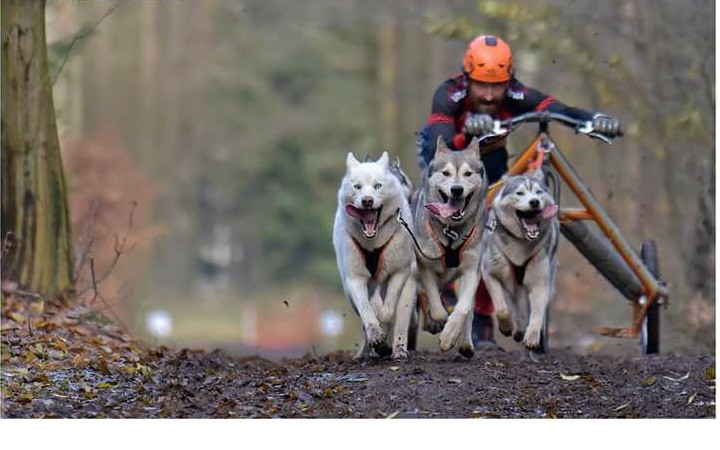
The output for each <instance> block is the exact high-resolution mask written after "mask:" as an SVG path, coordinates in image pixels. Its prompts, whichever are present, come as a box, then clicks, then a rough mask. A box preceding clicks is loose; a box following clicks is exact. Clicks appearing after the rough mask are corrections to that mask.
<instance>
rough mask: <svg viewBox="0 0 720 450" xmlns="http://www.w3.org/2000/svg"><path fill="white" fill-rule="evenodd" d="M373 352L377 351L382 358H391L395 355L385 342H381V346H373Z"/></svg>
mask: <svg viewBox="0 0 720 450" xmlns="http://www.w3.org/2000/svg"><path fill="white" fill-rule="evenodd" d="M373 350H375V353H377V355H378V356H382V357H385V356H390V355H391V354H392V353H393V350H392V348H391V347H390V346H389V345H388V344H387V343H386V342H385V341H380V343H379V344H376V345H373Z"/></svg>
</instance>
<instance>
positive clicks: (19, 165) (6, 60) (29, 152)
mask: <svg viewBox="0 0 720 450" xmlns="http://www.w3.org/2000/svg"><path fill="white" fill-rule="evenodd" d="M8 233H11V237H12V243H13V245H12V246H11V247H10V250H9V251H8V252H7V253H6V254H4V255H3V278H4V279H7V280H12V281H17V282H18V284H19V285H20V287H22V288H25V289H29V290H32V291H35V292H40V293H42V294H46V295H55V294H59V293H61V292H64V291H67V290H69V289H72V288H73V280H72V267H73V264H72V251H71V231H70V221H69V215H68V202H67V187H66V183H65V176H64V174H63V166H62V160H61V159H60V144H59V141H58V133H57V125H56V123H55V109H54V107H53V98H52V78H51V77H50V73H49V70H48V60H47V45H46V42H45V1H44V0H2V236H3V238H5V237H6V236H8Z"/></svg>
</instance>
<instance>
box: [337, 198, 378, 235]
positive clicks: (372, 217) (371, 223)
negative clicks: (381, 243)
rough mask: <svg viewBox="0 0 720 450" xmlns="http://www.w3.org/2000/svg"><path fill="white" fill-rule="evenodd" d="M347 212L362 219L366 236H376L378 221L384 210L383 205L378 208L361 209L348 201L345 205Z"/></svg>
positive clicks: (361, 222)
mask: <svg viewBox="0 0 720 450" xmlns="http://www.w3.org/2000/svg"><path fill="white" fill-rule="evenodd" d="M345 212H347V213H348V215H349V216H350V217H354V218H356V219H357V220H359V221H360V224H361V225H362V228H363V233H364V234H365V237H367V238H373V237H375V234H376V233H377V226H378V222H379V221H380V212H382V206H380V207H379V208H377V209H372V208H369V209H361V208H358V207H356V206H355V205H353V204H352V203H347V204H346V205H345Z"/></svg>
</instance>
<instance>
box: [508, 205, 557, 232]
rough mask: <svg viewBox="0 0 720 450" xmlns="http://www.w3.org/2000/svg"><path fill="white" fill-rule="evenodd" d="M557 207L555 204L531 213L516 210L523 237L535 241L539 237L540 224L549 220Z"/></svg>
mask: <svg viewBox="0 0 720 450" xmlns="http://www.w3.org/2000/svg"><path fill="white" fill-rule="evenodd" d="M557 210H558V207H557V205H555V204H550V205H547V206H546V207H545V208H544V209H536V210H531V211H520V210H516V211H515V214H517V217H518V219H519V220H520V224H521V225H522V228H523V231H524V232H525V237H526V238H527V239H529V240H534V239H537V238H538V237H539V236H540V223H541V222H542V221H543V220H547V219H550V218H551V217H553V216H554V215H555V214H556V213H557Z"/></svg>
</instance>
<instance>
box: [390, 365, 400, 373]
mask: <svg viewBox="0 0 720 450" xmlns="http://www.w3.org/2000/svg"><path fill="white" fill-rule="evenodd" d="M398 369H399V367H398V366H390V370H392V371H393V372H396V371H397V370H398Z"/></svg>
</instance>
